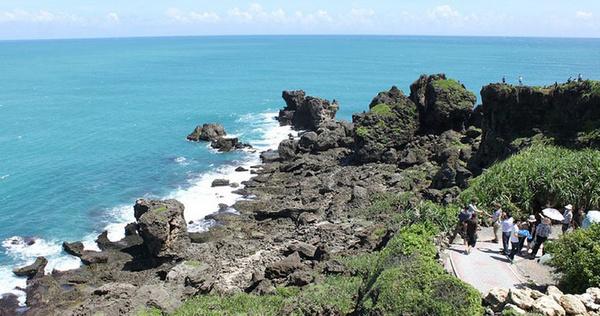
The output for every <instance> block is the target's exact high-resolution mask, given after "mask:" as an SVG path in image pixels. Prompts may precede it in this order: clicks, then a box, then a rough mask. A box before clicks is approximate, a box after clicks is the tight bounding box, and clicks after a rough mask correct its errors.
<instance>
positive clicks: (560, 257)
mask: <svg viewBox="0 0 600 316" xmlns="http://www.w3.org/2000/svg"><path fill="white" fill-rule="evenodd" d="M546 250H547V252H549V253H551V254H552V259H551V260H550V265H551V266H552V267H554V268H555V269H556V272H559V273H560V282H559V285H560V287H561V288H562V289H563V290H564V291H566V292H568V293H583V292H585V290H586V289H587V288H589V287H597V286H600V224H595V225H593V226H592V227H590V228H588V229H578V230H576V231H574V232H572V233H569V234H566V235H563V236H562V237H561V238H560V239H558V240H557V241H553V242H549V243H548V246H547V248H546Z"/></svg>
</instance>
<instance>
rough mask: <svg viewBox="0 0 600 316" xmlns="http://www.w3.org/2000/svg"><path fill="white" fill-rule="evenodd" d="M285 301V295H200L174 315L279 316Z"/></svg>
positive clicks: (187, 302) (186, 303)
mask: <svg viewBox="0 0 600 316" xmlns="http://www.w3.org/2000/svg"><path fill="white" fill-rule="evenodd" d="M284 300H285V297H284V296H283V295H263V296H256V295H251V294H246V293H239V294H234V295H230V296H218V295H199V296H196V297H194V298H192V299H189V300H187V301H186V302H185V303H184V304H183V306H182V307H181V308H179V309H178V310H177V311H176V312H175V313H174V314H173V315H175V316H192V315H193V316H198V315H203V316H220V315H265V316H267V315H277V314H278V313H279V310H281V308H282V306H283V303H284Z"/></svg>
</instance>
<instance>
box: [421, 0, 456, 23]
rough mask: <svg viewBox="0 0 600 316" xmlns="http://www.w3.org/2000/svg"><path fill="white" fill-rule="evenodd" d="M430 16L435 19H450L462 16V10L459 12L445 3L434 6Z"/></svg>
mask: <svg viewBox="0 0 600 316" xmlns="http://www.w3.org/2000/svg"><path fill="white" fill-rule="evenodd" d="M428 16H429V17H430V18H431V19H434V20H442V19H445V20H448V19H454V18H458V17H460V12H458V11H457V10H455V9H454V8H452V7H451V6H449V5H447V4H445V5H440V6H437V7H435V8H433V10H430V11H429V13H428Z"/></svg>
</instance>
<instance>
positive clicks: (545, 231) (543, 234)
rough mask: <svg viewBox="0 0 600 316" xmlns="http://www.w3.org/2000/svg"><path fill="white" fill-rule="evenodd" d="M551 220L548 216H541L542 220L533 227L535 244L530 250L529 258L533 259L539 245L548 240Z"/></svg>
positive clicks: (550, 231)
mask: <svg viewBox="0 0 600 316" xmlns="http://www.w3.org/2000/svg"><path fill="white" fill-rule="evenodd" d="M551 224H552V221H551V220H550V219H549V218H546V217H543V218H542V222H541V223H540V224H539V225H538V226H537V228H536V229H535V245H534V246H533V249H532V250H531V257H529V259H530V260H533V259H535V256H536V255H537V252H538V251H539V250H540V247H541V246H542V245H543V244H544V242H546V240H548V237H550V234H552V226H550V225H551Z"/></svg>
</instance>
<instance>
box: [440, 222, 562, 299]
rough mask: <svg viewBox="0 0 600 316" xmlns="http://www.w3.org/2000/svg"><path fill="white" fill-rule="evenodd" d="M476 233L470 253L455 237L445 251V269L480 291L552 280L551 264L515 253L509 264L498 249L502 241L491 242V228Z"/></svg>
mask: <svg viewBox="0 0 600 316" xmlns="http://www.w3.org/2000/svg"><path fill="white" fill-rule="evenodd" d="M478 235H479V236H480V238H479V241H478V242H477V247H476V249H472V250H471V254H469V255H467V254H466V252H465V246H464V245H463V241H462V239H460V237H457V238H456V240H455V241H454V244H452V245H450V247H449V248H448V249H447V250H446V251H445V256H444V265H445V267H446V270H448V272H450V273H453V274H454V275H456V276H457V277H458V278H460V279H461V280H463V281H465V282H467V283H469V284H471V285H473V286H474V287H475V288H476V289H478V290H479V291H480V292H481V293H482V294H486V293H487V292H488V291H489V290H490V289H492V288H494V287H501V288H506V289H509V288H519V287H522V286H524V285H525V284H531V283H535V284H538V285H541V284H553V283H554V280H553V278H552V277H553V276H552V273H551V270H550V268H549V267H547V266H543V265H541V264H539V263H538V262H537V260H535V261H534V260H528V259H526V258H523V257H519V256H516V257H515V261H514V263H513V264H511V263H510V261H509V260H508V258H507V257H506V256H505V255H503V254H501V253H500V248H501V246H502V245H501V244H499V243H492V242H491V239H492V238H491V236H492V232H491V229H489V228H483V229H482V230H481V231H479V233H478ZM525 248H527V247H525ZM540 252H541V251H540Z"/></svg>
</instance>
